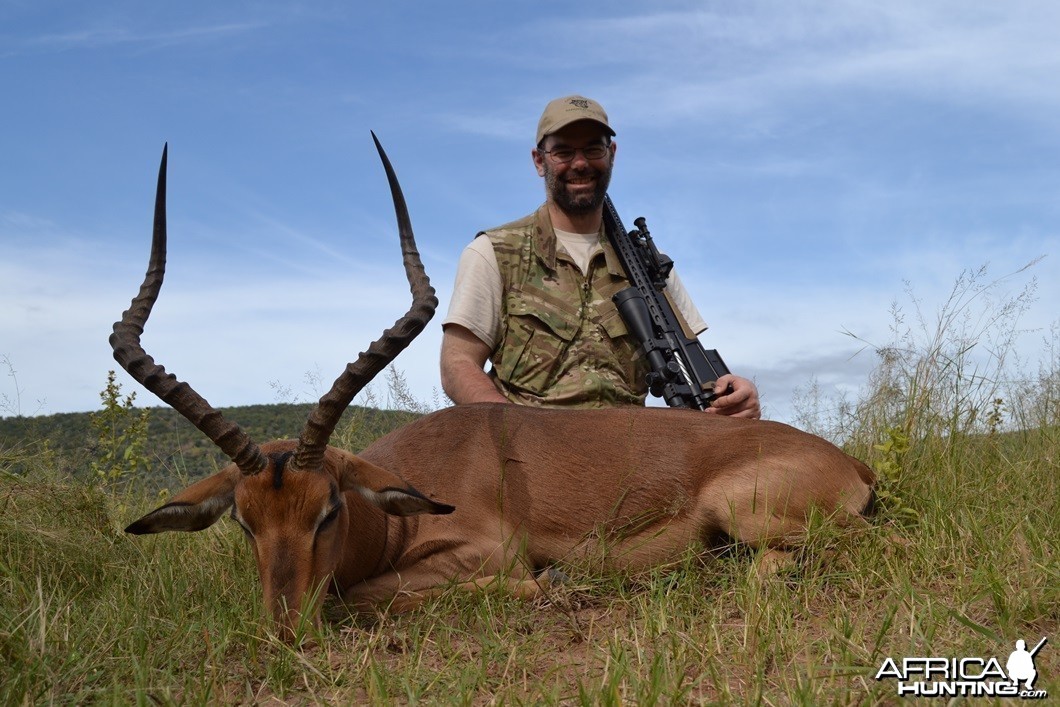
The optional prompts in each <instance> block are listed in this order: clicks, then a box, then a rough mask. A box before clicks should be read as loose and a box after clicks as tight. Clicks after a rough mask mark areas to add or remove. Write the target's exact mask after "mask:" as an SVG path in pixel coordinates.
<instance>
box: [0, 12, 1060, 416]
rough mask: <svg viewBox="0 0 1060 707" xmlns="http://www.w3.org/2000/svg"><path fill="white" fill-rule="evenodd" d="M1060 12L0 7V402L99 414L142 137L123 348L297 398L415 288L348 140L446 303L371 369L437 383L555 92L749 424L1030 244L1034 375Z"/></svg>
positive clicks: (526, 205)
mask: <svg viewBox="0 0 1060 707" xmlns="http://www.w3.org/2000/svg"><path fill="white" fill-rule="evenodd" d="M1058 31H1060V3H1056V2H1054V1H1053V0H1014V2H1009V3H997V2H993V1H992V0H961V1H960V2H957V1H950V0H938V1H925V0H891V1H890V2H886V3H880V2H872V1H868V0H865V1H862V0H831V1H828V2H824V1H823V0H822V1H813V0H805V1H802V0H800V1H798V2H763V1H760V0H749V1H746V2H740V3H733V2H714V1H711V0H704V1H700V2H679V1H669V0H660V1H657V2H652V3H645V2H629V1H626V0H611V1H609V2H596V1H592V0H590V1H587V2H582V3H569V2H562V3H561V2H553V1H551V0H537V1H535V2H517V1H510V2H496V1H486V0H478V1H476V0H450V2H445V3H432V2H411V1H406V0H391V2H387V3H359V2H337V1H336V2H298V1H297V0H295V1H285V2H254V3H250V2H231V3H216V2H201V1H200V0H185V1H184V2H181V3H172V2H159V3H143V2H134V1H132V0H129V1H124V0H100V1H99V2H93V3H75V2H53V1H50V0H32V1H29V0H0V96H2V98H0V101H2V104H3V109H2V110H0V164H2V167H0V357H2V358H0V364H2V365H0V374H3V375H0V403H3V405H4V407H5V408H6V409H0V416H2V415H12V414H23V415H32V414H51V413H59V412H73V411H86V410H93V409H97V408H98V407H99V391H100V390H101V389H102V388H103V387H104V385H105V382H106V374H107V371H108V370H111V369H114V368H116V367H117V366H116V363H115V362H114V361H113V359H112V357H111V351H110V348H109V345H108V343H107V337H108V336H109V333H110V327H111V324H112V323H113V321H114V320H115V319H116V318H118V317H119V316H120V314H121V312H122V310H123V309H125V308H126V307H127V306H128V303H129V300H130V299H131V297H132V296H133V295H134V294H135V293H136V291H137V288H138V287H139V284H140V281H141V280H142V278H143V273H144V270H145V268H146V263H147V255H148V251H149V242H150V228H151V212H152V204H153V198H154V195H153V192H154V180H155V176H156V174H157V168H158V160H159V158H160V155H161V151H162V146H163V144H165V143H167V142H168V144H169V194H168V205H169V261H168V268H167V274H166V280H165V286H164V287H163V289H162V293H161V296H160V297H159V300H158V304H157V305H156V307H155V311H154V314H153V315H152V317H151V319H150V321H149V322H148V324H147V328H146V333H145V335H144V337H143V342H144V345H145V348H146V349H147V351H148V352H149V353H151V354H152V355H153V356H154V357H155V358H156V359H157V360H158V361H159V362H160V363H162V364H164V365H165V366H166V368H167V369H168V370H169V371H170V372H172V373H175V374H176V375H177V376H178V377H180V378H181V379H183V380H186V381H189V382H190V383H191V384H192V385H193V386H194V387H195V388H196V390H198V391H199V392H200V393H201V394H202V395H203V396H205V397H206V398H207V399H208V400H209V401H210V402H211V403H212V404H213V405H215V406H230V405H244V404H251V403H270V402H278V401H292V400H298V401H310V400H315V399H316V398H317V397H319V395H320V394H321V393H323V392H324V390H325V389H326V388H327V387H330V381H331V380H333V379H334V377H335V376H336V375H338V373H339V372H340V371H341V370H342V368H343V367H344V366H345V364H346V362H347V361H349V360H352V359H353V358H355V357H356V355H357V353H358V352H360V351H363V350H364V349H365V348H366V347H367V345H368V343H369V342H370V341H372V340H373V339H375V338H377V337H378V336H379V334H380V333H381V332H382V330H383V329H384V328H386V327H387V326H389V325H390V324H392V323H393V321H394V320H395V319H396V318H397V317H399V316H400V315H401V314H403V313H404V311H405V309H406V307H407V305H408V302H409V295H408V289H407V285H406V283H405V281H404V276H403V273H402V271H401V266H400V255H399V249H398V243H397V235H396V227H395V224H394V218H393V209H392V206H391V203H390V199H389V192H388V189H387V186H386V180H385V177H384V174H383V171H382V168H381V166H380V164H379V161H378V158H377V156H376V155H375V152H374V148H373V146H372V141H371V137H370V133H369V131H370V130H374V131H375V132H376V134H377V135H378V136H379V138H380V140H381V141H382V143H383V145H384V147H385V148H386V150H387V152H388V153H389V155H390V158H391V160H392V161H393V164H394V167H395V169H396V171H397V174H398V176H399V178H400V180H401V184H402V187H403V189H404V192H405V195H406V197H407V199H408V203H409V209H410V213H411V217H412V223H413V226H414V229H415V231H416V236H417V241H418V244H419V247H420V250H421V252H422V253H423V256H424V262H425V265H426V268H427V272H428V274H429V275H430V277H431V278H432V282H433V284H434V286H435V287H436V288H437V291H438V295H439V298H440V300H441V306H440V308H439V313H438V315H437V316H436V318H435V320H434V321H432V322H431V324H430V325H429V326H428V329H427V330H426V331H425V332H424V333H423V334H421V335H420V337H419V338H418V339H417V340H416V341H415V342H413V344H412V346H410V348H409V349H408V350H406V351H405V352H404V353H402V354H401V355H400V356H399V358H398V359H397V361H396V366H397V368H398V369H399V370H400V371H401V372H403V374H404V376H405V378H406V379H407V381H408V384H409V387H410V388H411V389H412V391H413V392H414V393H416V394H417V395H418V396H419V397H420V398H421V399H423V400H426V401H430V400H431V399H432V398H436V397H437V395H439V394H440V382H439V376H438V351H439V346H440V342H441V327H440V321H441V319H442V317H443V315H444V312H445V308H446V306H447V304H448V300H449V295H450V292H451V288H452V282H453V277H454V274H455V267H456V263H457V260H458V258H459V255H460V252H461V250H462V249H463V247H464V246H465V245H466V244H467V243H468V242H469V241H470V240H471V239H472V238H473V237H474V235H475V233H477V232H478V231H479V230H481V229H484V228H488V227H491V226H496V225H499V224H501V223H505V222H507V221H510V220H513V219H515V218H518V217H521V216H523V215H525V214H527V213H530V212H531V211H533V210H534V209H535V208H536V207H537V206H538V204H539V203H541V201H543V198H544V192H543V187H542V184H541V180H540V178H539V177H538V176H537V174H536V172H535V171H534V169H533V166H532V163H531V160H530V149H531V147H532V146H533V134H534V130H535V128H536V125H537V120H538V118H539V116H540V114H541V110H542V109H543V108H544V105H545V104H546V103H547V102H548V101H549V100H551V99H552V98H555V97H558V96H563V95H568V94H572V93H579V94H583V95H587V96H590V97H592V98H595V99H596V100H598V101H599V102H600V103H602V104H603V106H604V107H605V109H606V110H607V111H608V113H609V115H610V119H611V123H612V125H613V126H614V128H615V130H616V132H617V137H616V138H615V141H616V143H617V144H618V153H617V158H616V165H615V171H614V176H613V179H612V183H611V189H610V194H611V196H612V198H613V200H614V202H615V204H616V206H617V207H618V209H619V211H620V213H621V214H622V215H623V219H624V220H625V221H626V222H627V224H628V223H631V222H632V221H633V219H634V218H635V217H637V216H644V217H646V218H647V222H648V225H649V228H650V229H651V231H652V234H653V235H654V237H655V240H656V243H657V244H658V246H659V247H660V249H661V250H663V251H664V252H666V253H668V254H669V255H670V256H671V257H672V258H673V259H674V261H675V262H676V263H677V268H678V270H679V272H680V273H681V276H682V280H683V281H684V282H685V284H686V286H687V288H688V290H689V292H690V294H691V295H692V297H693V299H694V300H695V301H696V303H697V305H698V307H699V309H700V311H701V312H702V313H703V315H704V318H705V319H706V321H707V322H708V324H710V329H709V330H708V331H707V332H706V333H705V334H704V335H703V336H702V337H701V341H702V342H703V343H704V345H705V346H706V347H707V348H715V349H718V350H719V351H720V352H721V355H722V356H723V357H724V358H725V360H726V362H727V363H728V365H729V367H730V368H731V369H732V370H733V371H734V372H736V373H739V374H741V375H745V376H747V377H750V378H752V379H754V380H755V381H756V382H757V383H758V386H759V388H760V391H761V395H762V400H763V405H764V409H765V414H766V416H767V417H771V418H773V419H779V420H783V421H791V420H792V419H794V418H795V417H796V416H797V414H798V410H799V407H800V404H801V403H800V395H801V393H800V391H802V390H804V389H805V388H806V387H807V386H808V385H809V384H810V382H811V381H815V380H816V381H817V383H818V385H819V386H820V387H821V389H822V391H823V392H824V393H825V394H826V395H831V394H856V392H857V391H858V390H859V389H860V388H861V387H862V386H864V385H865V383H866V380H867V376H868V373H869V371H870V370H871V369H872V368H873V366H874V365H875V363H876V358H875V356H874V354H873V350H874V347H876V346H881V345H885V344H886V343H888V342H889V341H890V340H891V339H892V338H893V328H894V325H895V321H896V320H895V311H896V310H895V309H894V307H895V305H897V307H898V310H897V311H899V312H908V311H909V309H910V308H913V309H915V308H919V309H920V311H922V312H925V313H929V314H928V318H929V319H930V316H931V315H930V313H931V312H933V311H935V310H936V308H937V307H938V306H939V305H940V304H941V303H942V302H944V301H945V299H946V297H947V295H948V293H949V292H950V291H951V289H952V287H953V285H954V282H955V281H956V280H957V278H959V277H960V276H961V274H962V273H963V272H968V271H975V270H977V269H979V268H980V267H983V266H986V267H987V269H988V273H989V275H988V279H992V278H993V277H1000V276H1003V275H1006V274H1008V273H1014V272H1016V271H1018V270H1019V269H1020V268H1021V267H1022V266H1024V265H1026V264H1027V263H1030V262H1032V261H1035V260H1036V259H1038V258H1039V257H1040V256H1045V257H1044V258H1042V259H1041V260H1039V261H1038V262H1036V264H1035V265H1034V266H1033V267H1031V268H1029V269H1028V270H1026V271H1023V272H1021V273H1018V274H1016V275H1014V276H1013V277H1011V278H1009V279H1007V280H1005V281H1004V283H1002V285H1001V286H1000V287H1001V288H1002V292H1003V293H1004V292H1013V293H1015V292H1019V291H1020V290H1021V289H1022V288H1025V287H1028V286H1033V285H1034V284H1035V283H1036V288H1037V290H1036V296H1037V299H1036V301H1035V302H1034V303H1033V304H1032V305H1031V306H1030V307H1029V308H1028V309H1027V311H1026V312H1025V313H1024V314H1023V316H1022V318H1021V320H1020V322H1019V326H1020V329H1021V330H1026V331H1025V333H1024V334H1022V335H1021V336H1020V337H1019V340H1018V343H1017V346H1018V349H1019V353H1020V358H1021V360H1022V361H1024V362H1025V364H1026V365H1029V366H1033V363H1034V361H1035V360H1036V357H1037V356H1039V355H1040V354H1041V353H1042V351H1043V348H1044V344H1043V339H1044V338H1047V335H1048V331H1049V328H1050V327H1051V326H1052V325H1053V324H1054V323H1055V322H1056V320H1057V316H1058V315H1057V314H1056V305H1055V303H1056V302H1060V277H1058V276H1060V247H1058V246H1060V121H1057V119H1056V116H1057V115H1058V114H1060V81H1058V80H1057V76H1060V42H1057V41H1056V36H1057V33H1058ZM907 292H912V293H913V294H912V296H910V295H909V294H907ZM903 316H905V314H900V317H903ZM850 333H853V334H855V335H856V336H857V337H858V338H854V337H851V336H850V335H849V334H850ZM118 380H119V382H121V383H122V385H123V387H124V389H125V390H126V391H133V390H138V391H139V393H138V396H139V397H138V400H137V402H138V403H139V404H149V405H155V404H158V401H157V400H155V399H154V398H153V396H151V394H150V393H148V392H146V391H144V390H143V389H141V388H139V386H138V385H137V384H135V383H134V382H132V380H131V379H130V378H129V377H128V376H127V375H126V374H125V373H124V372H121V373H120V374H119V377H118ZM379 385H380V384H379V383H376V384H375V386H377V387H378V386H379ZM378 393H379V394H384V393H385V386H383V389H380V390H379V391H378Z"/></svg>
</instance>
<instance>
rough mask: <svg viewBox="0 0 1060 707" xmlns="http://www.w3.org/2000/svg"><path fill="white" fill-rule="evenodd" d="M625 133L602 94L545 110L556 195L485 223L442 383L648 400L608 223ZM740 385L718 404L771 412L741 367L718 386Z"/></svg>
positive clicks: (589, 401)
mask: <svg viewBox="0 0 1060 707" xmlns="http://www.w3.org/2000/svg"><path fill="white" fill-rule="evenodd" d="M614 136H615V131H614V130H613V129H612V128H611V125H610V124H609V122H608V118H607V113H605V112H604V109H603V108H602V107H601V106H600V104H599V103H597V102H596V101H594V100H591V99H589V98H585V97H583V96H565V97H563V98H557V99H556V100H554V101H551V102H550V103H549V104H548V105H547V106H546V107H545V111H544V113H542V115H541V120H540V121H539V122H538V127H537V140H536V141H535V147H534V148H533V149H532V150H531V158H532V159H533V163H534V167H535V169H536V170H537V173H538V175H539V176H540V177H542V178H543V179H544V182H545V196H546V201H545V203H544V204H543V205H542V206H540V207H539V208H538V209H537V211H535V212H534V213H532V214H530V215H529V216H526V217H524V218H521V219H519V220H518V221H512V222H511V223H508V224H505V225H503V226H499V227H497V228H493V229H489V230H486V231H482V232H480V233H479V234H478V236H477V237H476V238H475V239H474V240H473V241H472V243H471V244H470V245H469V246H468V247H467V248H466V249H465V250H464V253H463V254H462V255H461V258H460V264H459V266H458V269H457V276H456V284H455V286H454V288H453V298H452V300H451V301H450V304H449V312H448V314H447V315H446V318H445V320H444V321H443V322H442V327H443V331H444V334H443V337H442V360H441V376H442V388H443V389H444V390H445V392H446V394H447V395H448V396H449V397H450V398H451V399H452V400H453V402H455V403H457V404H464V403H475V402H510V403H518V404H523V405H536V406H548V407H610V406H615V405H643V404H644V400H645V397H646V395H647V384H646V382H645V376H646V374H647V373H648V372H649V367H648V363H647V360H646V359H645V357H644V356H643V355H642V353H641V352H640V345H639V343H638V342H637V340H636V339H635V337H633V335H632V334H631V333H630V332H629V330H628V329H627V328H626V325H625V323H624V322H623V321H622V317H621V316H620V314H619V312H618V310H617V309H616V307H615V305H614V304H613V303H612V302H611V297H612V295H614V294H615V293H616V292H618V291H620V290H623V289H625V288H626V287H628V286H629V281H628V280H627V278H626V274H625V272H624V270H623V269H622V265H621V263H620V262H619V260H618V257H617V255H616V254H615V252H614V250H613V249H612V248H611V245H610V243H609V242H608V240H607V237H606V236H605V235H604V228H603V206H604V195H605V194H606V193H607V187H608V184H609V183H610V181H611V170H612V168H613V166H614V161H615V152H616V150H617V145H616V144H615V142H614V141H613V140H612V139H611V138H613V137H614ZM667 283H668V284H667V290H669V292H670V297H671V300H672V301H673V302H674V304H675V306H676V308H677V310H678V311H679V313H680V315H681V316H683V317H684V319H685V322H686V323H687V324H688V326H689V330H690V331H692V332H695V333H696V334H699V333H700V332H702V331H703V330H705V329H706V328H707V326H706V324H705V323H704V322H703V318H702V317H701V316H700V314H699V311H698V310H697V309H696V307H695V305H694V304H693V303H692V301H691V300H690V299H689V297H688V294H687V292H686V291H685V289H684V287H683V286H682V284H681V280H680V279H679V278H678V277H677V275H676V273H674V272H671V273H670V276H669V279H668V281H667ZM487 360H488V361H490V363H491V368H490V371H489V372H488V373H487V372H485V371H484V370H483V369H484V366H485V364H486V361H487ZM729 385H731V386H732V392H730V393H728V394H726V395H722V396H720V397H718V398H717V399H716V400H715V401H714V402H713V404H712V406H711V407H710V408H708V409H707V412H709V413H714V414H721V415H733V416H739V417H748V418H758V417H760V416H761V408H760V405H759V401H758V390H757V389H756V387H755V385H754V383H752V382H751V381H749V380H747V379H746V378H740V377H738V376H734V375H731V374H729V375H725V376H722V377H721V378H720V379H719V380H718V382H717V386H716V389H717V390H725V389H726V386H729Z"/></svg>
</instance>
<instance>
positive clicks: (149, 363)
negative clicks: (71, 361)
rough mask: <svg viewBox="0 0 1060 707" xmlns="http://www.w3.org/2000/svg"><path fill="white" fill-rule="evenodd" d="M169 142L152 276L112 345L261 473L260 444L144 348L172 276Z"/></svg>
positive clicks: (150, 385) (135, 372)
mask: <svg viewBox="0 0 1060 707" xmlns="http://www.w3.org/2000/svg"><path fill="white" fill-rule="evenodd" d="M168 153H169V144H168V143H167V144H166V146H165V147H164V148H163V149H162V164H161V165H159V167H158V189H157V191H156V192H155V229H154V236H153V237H152V239H151V258H150V261H149V262H148V265H147V274H146V275H145V276H144V282H143V284H142V285H140V293H139V294H138V295H136V297H134V298H133V301H132V304H130V305H129V309H127V310H125V312H123V313H122V315H121V319H120V320H119V321H117V322H114V333H113V334H111V335H110V346H111V348H112V349H114V359H115V360H116V361H117V362H118V363H119V364H121V367H122V368H124V369H125V370H126V371H128V372H129V375H131V376H132V377H133V378H134V379H135V380H136V381H137V382H139V383H140V384H141V385H142V386H143V387H145V388H147V389H148V390H149V391H151V392H152V393H154V394H155V395H157V396H158V397H159V398H161V399H162V400H163V401H164V402H165V403H166V404H167V405H169V406H170V407H172V408H173V409H174V410H176V411H177V412H179V413H180V414H181V415H183V416H184V417H186V418H188V420H189V421H191V424H193V425H195V427H196V428H198V429H199V430H201V431H202V432H203V434H205V435H206V436H207V437H209V438H210V439H211V440H212V441H213V443H214V444H216V445H217V446H218V447H220V448H221V451H222V452H224V453H225V454H226V455H228V458H229V459H231V460H232V461H233V462H235V463H236V466H238V467H239V468H240V469H241V470H242V472H243V473H244V474H256V473H257V472H259V471H261V470H262V469H264V468H265V465H266V463H267V459H266V458H265V455H264V454H262V453H261V450H260V449H259V448H258V445H256V444H254V442H253V441H252V440H251V439H250V437H249V436H248V435H247V433H246V432H244V431H243V429H242V428H241V427H240V426H239V425H237V424H235V423H234V422H228V421H227V420H225V419H224V417H223V416H222V415H221V413H220V412H219V411H217V410H216V409H214V408H213V407H212V406H211V405H210V403H208V402H206V399H205V398H203V397H202V396H201V395H199V394H198V393H196V392H195V390H194V389H193V388H192V387H191V386H190V385H188V384H187V383H184V382H182V381H179V380H177V377H176V376H174V375H173V374H171V373H166V369H165V368H163V367H162V366H161V365H159V364H156V363H155V360H154V359H153V358H151V356H149V355H148V354H147V352H146V351H144V349H143V346H142V345H141V344H140V336H141V335H142V334H143V333H144V324H145V323H146V322H147V318H148V317H149V316H150V315H151V308H152V307H154V305H155V300H156V299H158V293H159V291H160V290H161V289H162V279H163V278H164V277H165V274H166V158H167V155H168Z"/></svg>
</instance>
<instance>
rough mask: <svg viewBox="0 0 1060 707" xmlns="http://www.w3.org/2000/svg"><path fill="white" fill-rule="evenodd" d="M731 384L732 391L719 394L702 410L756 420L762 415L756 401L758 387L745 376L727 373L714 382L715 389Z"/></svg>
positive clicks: (723, 388) (760, 407) (724, 387)
mask: <svg viewBox="0 0 1060 707" xmlns="http://www.w3.org/2000/svg"><path fill="white" fill-rule="evenodd" d="M730 385H731V386H732V392H731V393H729V394H728V395H721V396H719V397H717V398H715V399H714V402H713V403H711V404H710V407H709V408H707V409H706V410H705V411H704V412H709V413H712V414H714V415H728V416H731V417H746V418H748V419H751V420H757V419H759V418H761V417H762V406H761V404H760V403H759V402H758V388H756V387H755V384H754V383H752V382H751V381H749V380H747V379H746V378H740V377H739V376H734V375H733V374H731V373H728V374H726V375H724V376H722V377H721V378H719V379H718V381H717V382H716V383H715V384H714V389H715V390H725V389H726V387H728V386H730Z"/></svg>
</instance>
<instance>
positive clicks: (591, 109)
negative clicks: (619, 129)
mask: <svg viewBox="0 0 1060 707" xmlns="http://www.w3.org/2000/svg"><path fill="white" fill-rule="evenodd" d="M579 120H592V121H593V122H596V123H599V124H600V125H602V126H604V128H605V129H606V130H607V134H608V135H611V136H612V137H613V136H614V134H615V131H614V130H612V129H611V126H610V125H609V124H608V122H607V113H605V112H604V109H603V107H602V106H601V105H600V104H599V103H597V102H596V101H594V100H593V99H591V98H586V97H585V96H564V97H563V98H557V99H556V100H554V101H551V102H550V103H549V104H548V105H547V106H545V112H544V113H542V114H541V120H539V121H538V122H537V142H536V143H535V144H538V145H540V144H541V141H542V140H544V139H545V136H546V135H551V134H552V133H554V132H556V131H557V130H560V129H561V128H564V127H566V126H567V125H570V124H571V123H574V122H577V121H579Z"/></svg>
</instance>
